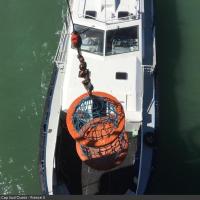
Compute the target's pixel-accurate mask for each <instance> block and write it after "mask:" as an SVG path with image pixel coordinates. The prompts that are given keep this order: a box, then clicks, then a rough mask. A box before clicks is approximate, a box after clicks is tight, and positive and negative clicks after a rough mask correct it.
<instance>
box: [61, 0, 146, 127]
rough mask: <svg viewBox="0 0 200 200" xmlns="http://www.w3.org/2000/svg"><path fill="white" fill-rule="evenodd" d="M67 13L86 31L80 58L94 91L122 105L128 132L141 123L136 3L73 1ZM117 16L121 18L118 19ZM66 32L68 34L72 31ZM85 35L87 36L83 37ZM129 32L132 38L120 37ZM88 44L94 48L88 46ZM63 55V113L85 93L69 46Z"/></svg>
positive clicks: (141, 92)
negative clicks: (64, 62) (88, 72)
mask: <svg viewBox="0 0 200 200" xmlns="http://www.w3.org/2000/svg"><path fill="white" fill-rule="evenodd" d="M71 10H72V17H73V22H74V24H77V25H84V28H82V30H83V31H84V30H86V32H85V34H84V33H83V34H82V39H83V45H82V54H83V56H84V58H85V60H86V62H87V67H88V69H89V70H90V72H91V82H92V84H93V86H94V90H96V91H104V92H107V93H110V94H112V95H113V96H115V97H116V98H117V99H118V100H119V101H120V102H121V103H122V105H123V107H124V110H125V114H126V120H127V130H129V129H130V128H131V127H130V125H131V122H132V123H134V122H141V120H142V95H143V70H142V30H141V28H142V25H141V23H142V21H141V19H140V18H139V16H138V14H139V11H140V7H139V1H138V0H129V1H125V0H121V1H117V0H115V1H114V0H108V1H106V4H105V1H102V0H96V1H92V0H85V1H81V0H77V1H74V4H73V6H72V8H71ZM88 13H89V14H91V15H93V16H92V17H91V19H90V18H89V19H88V17H89V16H88ZM120 13H122V14H123V17H120ZM124 15H125V17H124ZM118 16H119V17H118ZM122 22H123V23H122ZM88 27H89V30H87V29H88ZM75 28H76V26H75ZM78 28H79V27H78ZM91 30H94V32H95V31H96V32H99V38H100V39H99V38H94V37H93V34H95V33H92V31H91ZM122 30H123V31H122ZM70 31H71V32H72V29H71V30H70ZM89 31H90V32H91V33H89V34H88V35H87V32H89ZM109 31H110V32H109ZM120 31H121V32H120ZM131 31H132V34H133V35H131V34H130V33H128V35H127V36H126V35H123V34H126V33H127V32H131ZM109 34H110V35H111V37H112V36H113V37H114V39H112V44H111V45H112V47H111V48H112V49H111V50H108V47H107V46H108V43H109V42H111V41H110V40H109V39H110V38H109V36H110V35H109ZM117 34H118V35H117ZM116 35H117V36H116ZM126 37H127V38H126ZM97 39H98V40H102V41H100V42H101V43H102V44H101V45H102V46H103V47H101V48H102V49H101V51H99V50H98V44H96V43H97ZM120 39H121V41H120ZM88 40H90V41H88ZM95 40H96V41H95ZM114 40H116V41H114ZM94 41H95V42H96V43H95V42H94ZM92 42H94V43H95V44H94V45H90V43H92ZM99 46H100V45H99ZM108 51H109V52H108ZM67 52H68V53H67V56H66V67H65V68H66V70H65V78H64V84H63V94H62V110H64V111H67V109H68V108H69V106H70V105H71V103H72V101H73V100H75V99H76V98H77V97H78V96H80V94H83V93H85V92H86V91H85V89H84V87H83V86H82V84H81V79H80V78H79V77H78V72H79V61H78V59H77V51H76V50H75V49H72V48H71V43H70V42H69V43H68V49H67ZM119 73H123V74H124V76H126V77H125V78H124V79H117V78H116V76H117V75H116V74H119ZM130 131H131V130H130Z"/></svg>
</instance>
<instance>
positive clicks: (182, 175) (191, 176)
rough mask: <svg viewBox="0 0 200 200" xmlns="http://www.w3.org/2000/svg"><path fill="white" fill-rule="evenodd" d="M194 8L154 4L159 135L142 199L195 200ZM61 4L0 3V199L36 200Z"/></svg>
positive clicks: (199, 152)
mask: <svg viewBox="0 0 200 200" xmlns="http://www.w3.org/2000/svg"><path fill="white" fill-rule="evenodd" d="M199 8H200V1H199V0H190V1H188V0H167V1H163V0H157V1H156V10H157V12H156V19H157V57H158V67H159V68H160V71H159V79H160V107H161V108H160V126H161V128H160V135H159V147H158V157H157V167H156V170H155V173H154V175H153V179H152V182H151V185H150V187H149V189H148V193H151V194H200V189H199V178H200V117H199V115H200V103H199V102H200V100H199V99H200V90H199V85H200V84H199V82H200V78H199V77H200V75H199V74H200V65H199V63H200V56H199V52H200V39H199V36H200V26H199V18H200V12H199ZM63 9H64V0H34V1H33V0H32V1H31V0H0V194H40V187H39V176H38V150H39V149H38V146H39V129H40V122H41V116H42V110H43V103H44V98H45V94H46V91H47V87H48V83H49V80H50V74H51V70H52V64H51V61H52V58H53V56H54V54H55V51H56V48H57V43H58V40H59V35H58V33H59V31H60V30H61V27H62V10H63Z"/></svg>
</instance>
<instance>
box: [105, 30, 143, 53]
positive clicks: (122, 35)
mask: <svg viewBox="0 0 200 200" xmlns="http://www.w3.org/2000/svg"><path fill="white" fill-rule="evenodd" d="M137 50H139V44H138V26H133V27H128V28H120V29H115V30H110V31H107V33H106V55H113V54H120V53H128V52H132V51H137Z"/></svg>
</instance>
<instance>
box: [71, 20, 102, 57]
mask: <svg viewBox="0 0 200 200" xmlns="http://www.w3.org/2000/svg"><path fill="white" fill-rule="evenodd" d="M74 28H75V30H76V31H78V32H79V33H80V35H81V38H82V45H81V50H82V51H87V52H90V53H94V54H98V55H103V39H104V31H102V30H98V29H94V28H90V27H86V26H81V25H77V24H75V26H74Z"/></svg>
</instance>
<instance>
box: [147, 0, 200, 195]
mask: <svg viewBox="0 0 200 200" xmlns="http://www.w3.org/2000/svg"><path fill="white" fill-rule="evenodd" d="M155 3H156V4H155V6H156V7H155V13H156V17H155V18H156V39H157V41H156V47H157V66H158V67H157V69H158V70H157V75H158V76H157V77H158V83H159V121H160V122H159V124H160V125H159V129H158V148H157V151H156V152H157V153H156V158H155V170H154V173H153V174H152V177H151V181H150V183H149V186H148V189H147V192H146V193H147V194H199V193H200V192H199V187H198V184H197V177H198V176H199V175H200V173H199V167H200V162H199V160H200V159H199V156H200V155H199V153H197V149H198V151H199V149H200V148H199V146H200V145H199V144H197V142H194V141H195V139H194V138H198V137H199V136H198V134H199V130H200V127H195V128H194V129H191V130H188V131H181V130H180V126H181V124H180V119H179V114H178V100H177V97H176V96H177V95H176V91H175V88H176V87H177V85H178V80H177V77H176V76H177V67H178V63H179V57H180V54H181V40H180V31H181V30H180V26H179V23H178V22H179V16H178V13H177V4H178V3H177V1H176V0H168V1H155ZM179 67H180V66H179ZM194 143H195V144H194ZM191 145H192V146H193V147H192V148H191ZM188 146H190V148H188ZM189 151H191V152H194V151H195V155H196V157H195V156H192V153H191V152H189ZM189 157H190V158H189ZM191 157H195V158H194V159H191ZM192 163H193V164H192ZM195 185H196V186H195Z"/></svg>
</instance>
